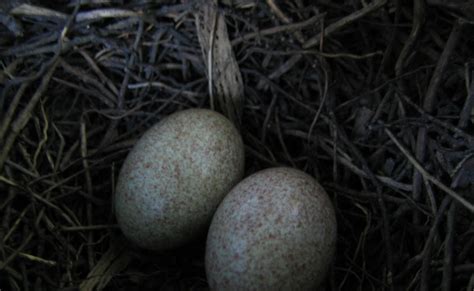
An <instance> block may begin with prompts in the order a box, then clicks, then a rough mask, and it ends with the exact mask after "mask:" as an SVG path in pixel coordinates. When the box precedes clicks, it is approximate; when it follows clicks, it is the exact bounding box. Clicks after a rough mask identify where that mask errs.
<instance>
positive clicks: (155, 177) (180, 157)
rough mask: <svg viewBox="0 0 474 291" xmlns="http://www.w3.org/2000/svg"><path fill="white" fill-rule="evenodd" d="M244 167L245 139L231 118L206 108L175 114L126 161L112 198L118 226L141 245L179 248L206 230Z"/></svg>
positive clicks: (152, 131) (148, 134)
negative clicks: (243, 139)
mask: <svg viewBox="0 0 474 291" xmlns="http://www.w3.org/2000/svg"><path fill="white" fill-rule="evenodd" d="M243 172H244V147H243V142H242V138H241V136H240V134H239V132H238V130H237V129H236V128H235V127H234V125H233V124H232V123H231V122H230V121H229V120H228V119H227V118H225V117H224V116H223V115H221V114H219V113H217V112H215V111H211V110H207V109H188V110H183V111H180V112H177V113H174V114H171V115H169V116H168V117H166V118H165V119H163V120H162V121H161V122H159V123H157V124H156V125H154V126H153V127H151V128H150V129H149V130H147V131H146V132H145V133H144V134H143V136H142V137H141V138H140V139H139V140H138V142H137V143H136V144H135V146H134V147H133V148H132V150H131V151H130V153H129V154H128V156H127V157H126V159H125V161H124V164H123V166H122V168H121V171H120V173H119V177H118V181H117V187H116V193H115V198H114V200H115V201H114V205H115V214H116V218H117V222H118V225H119V227H120V229H121V230H122V232H123V234H124V236H125V237H126V238H128V240H130V241H131V242H133V243H135V244H136V245H137V246H139V247H141V248H144V249H148V250H156V251H161V250H167V249H172V248H177V247H180V246H182V245H184V244H186V243H188V242H190V241H192V240H194V239H195V238H197V237H199V236H200V235H202V236H204V235H205V232H206V231H207V228H208V227H209V224H210V222H211V219H212V215H213V214H214V212H215V210H216V208H217V206H218V205H219V203H220V202H221V201H222V199H223V198H224V196H225V194H227V193H228V192H229V190H230V189H231V188H232V187H233V186H234V185H235V184H236V183H238V182H239V181H240V180H241V179H242V176H243Z"/></svg>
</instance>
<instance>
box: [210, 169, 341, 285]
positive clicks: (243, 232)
mask: <svg viewBox="0 0 474 291" xmlns="http://www.w3.org/2000/svg"><path fill="white" fill-rule="evenodd" d="M336 229H337V224H336V217H335V213H334V208H333V206H332V204H331V201H330V199H329V197H328V195H327V194H326V192H325V191H324V189H323V188H322V187H321V186H320V185H319V184H318V183H317V182H316V181H315V180H314V179H313V178H312V177H311V176H309V175H307V174H305V173H304V172H302V171H299V170H296V169H291V168H271V169H267V170H263V171H260V172H257V173H255V174H253V175H251V176H250V177H248V178H246V179H244V180H243V181H241V182H240V183H239V184H237V185H236V186H235V187H234V188H233V189H232V190H231V191H230V193H229V194H228V195H227V196H226V198H225V199H224V200H223V201H222V203H221V204H220V205H219V208H218V209H217V211H216V213H215V215H214V218H213V219H212V223H211V226H210V229H209V233H208V237H207V244H206V258H205V265H206V274H207V279H208V282H209V285H210V287H211V290H314V288H316V287H317V286H318V285H319V284H320V283H321V282H322V281H323V279H324V276H325V273H326V271H327V269H328V266H329V265H330V263H331V260H332V258H333V255H334V251H335V245H336Z"/></svg>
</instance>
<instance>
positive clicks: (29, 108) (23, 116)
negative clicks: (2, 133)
mask: <svg viewBox="0 0 474 291" xmlns="http://www.w3.org/2000/svg"><path fill="white" fill-rule="evenodd" d="M57 65H58V59H56V60H55V61H54V62H53V64H52V65H51V67H50V68H49V70H48V72H47V73H46V75H45V76H44V77H43V80H42V81H41V84H40V86H39V87H38V90H36V92H35V94H33V96H32V97H31V99H30V101H29V102H28V104H27V105H26V107H25V108H24V109H23V111H22V112H21V113H20V115H19V116H18V118H17V119H16V120H15V122H13V124H12V126H11V131H12V132H11V133H10V135H9V136H8V138H7V140H6V142H5V144H4V145H3V150H2V152H1V153H0V172H1V171H2V169H3V164H4V163H5V161H6V160H7V157H8V154H9V153H10V150H11V149H12V147H13V144H14V143H15V140H16V138H17V137H18V135H19V134H20V132H21V131H22V130H23V128H24V127H25V126H26V124H27V123H28V121H29V120H30V118H31V113H32V112H33V109H34V108H35V107H36V104H37V103H38V101H39V100H40V98H41V96H43V93H44V92H45V91H46V89H47V88H48V84H49V81H50V80H51V77H52V76H53V74H54V71H55V70H56V67H57Z"/></svg>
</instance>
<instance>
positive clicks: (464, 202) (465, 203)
mask: <svg viewBox="0 0 474 291" xmlns="http://www.w3.org/2000/svg"><path fill="white" fill-rule="evenodd" d="M384 130H385V133H386V134H387V135H388V136H389V137H390V139H391V140H392V141H393V142H394V143H395V145H396V146H397V147H398V149H400V151H401V152H402V153H403V155H404V156H405V157H406V158H407V159H408V161H409V162H410V163H411V164H412V165H413V166H414V167H415V169H416V170H417V171H418V172H420V174H421V175H422V176H423V178H424V179H427V180H428V181H430V182H431V183H433V184H435V185H436V186H438V188H440V189H441V190H443V191H444V192H445V193H446V194H448V195H449V196H451V197H452V198H453V199H454V200H456V201H457V202H459V203H460V204H461V205H463V206H464V207H466V208H467V209H468V210H469V211H471V212H473V213H474V205H472V204H471V203H469V201H467V200H466V199H464V198H463V197H462V196H460V195H459V194H458V193H456V192H455V191H453V190H451V189H450V188H449V187H448V186H446V185H444V184H443V183H441V182H440V181H439V180H438V179H436V178H435V177H433V176H432V175H431V174H430V173H428V172H427V171H426V170H425V169H424V168H423V166H422V165H421V164H420V163H419V162H418V161H417V160H416V159H415V157H413V155H411V154H410V153H409V152H408V150H407V149H406V148H405V147H404V146H403V145H402V144H401V143H400V141H398V139H397V138H396V137H395V136H394V135H393V133H392V132H391V131H390V130H389V129H388V128H386V127H385V128H384Z"/></svg>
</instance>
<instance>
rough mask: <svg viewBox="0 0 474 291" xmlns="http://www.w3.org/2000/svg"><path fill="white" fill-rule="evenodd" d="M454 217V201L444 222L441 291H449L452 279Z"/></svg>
mask: <svg viewBox="0 0 474 291" xmlns="http://www.w3.org/2000/svg"><path fill="white" fill-rule="evenodd" d="M455 217H456V203H452V204H451V207H450V208H449V211H448V220H447V223H446V229H447V233H446V239H445V242H444V262H443V281H442V283H441V290H442V291H451V285H452V280H453V264H454V258H453V257H454V251H453V245H454V236H455V229H454V227H455Z"/></svg>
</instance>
